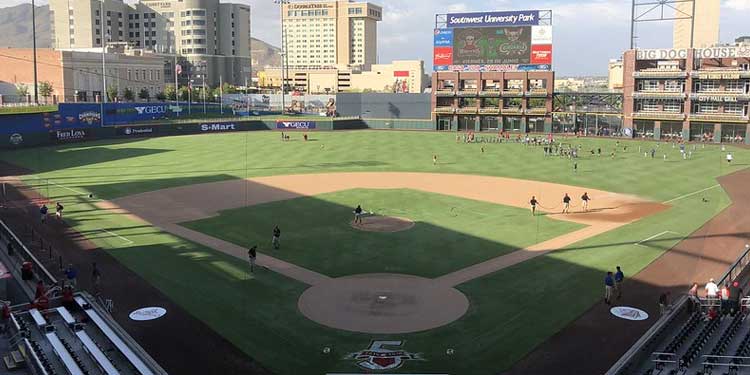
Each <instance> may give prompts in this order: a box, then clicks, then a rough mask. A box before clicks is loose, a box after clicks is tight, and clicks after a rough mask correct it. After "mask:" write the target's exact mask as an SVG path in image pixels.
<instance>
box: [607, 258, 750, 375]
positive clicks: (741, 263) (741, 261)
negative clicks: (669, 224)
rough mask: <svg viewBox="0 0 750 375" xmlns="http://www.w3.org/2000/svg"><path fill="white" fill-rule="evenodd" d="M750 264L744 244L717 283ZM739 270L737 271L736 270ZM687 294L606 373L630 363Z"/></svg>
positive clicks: (680, 305)
mask: <svg viewBox="0 0 750 375" xmlns="http://www.w3.org/2000/svg"><path fill="white" fill-rule="evenodd" d="M748 265H750V244H747V245H745V252H744V253H742V255H740V256H739V257H738V258H737V260H736V261H735V262H734V263H733V264H732V266H731V267H730V268H729V270H728V271H727V272H726V273H725V274H724V276H722V278H721V279H720V281H719V284H724V282H726V281H727V280H732V279H735V278H736V277H737V276H739V275H740V273H742V271H744V269H745V268H746V267H747V266H748ZM738 270H739V271H738ZM688 299H689V298H688V296H687V295H683V296H682V297H680V299H679V300H677V303H675V304H674V308H672V310H670V312H669V313H667V314H664V315H662V317H661V318H660V319H659V320H657V321H656V323H654V325H653V326H651V328H649V330H648V331H646V333H645V334H643V336H641V338H640V339H638V341H636V343H635V344H633V346H631V347H630V349H628V351H627V352H625V354H623V356H622V357H620V359H619V360H618V361H617V362H615V364H614V365H612V367H611V368H610V369H609V370H608V371H607V373H606V375H615V374H619V373H620V371H622V370H623V369H624V368H625V367H627V366H628V365H629V364H630V361H631V360H633V358H634V357H635V355H636V354H638V353H639V352H641V351H642V349H643V347H644V346H645V345H646V343H647V342H649V341H650V340H651V339H652V338H653V337H654V336H656V334H658V333H659V331H661V330H662V329H663V328H664V326H666V325H667V324H668V323H669V322H671V321H672V318H673V317H675V316H676V315H677V314H678V313H679V312H681V311H682V309H683V308H684V307H685V304H686V303H687V301H688Z"/></svg>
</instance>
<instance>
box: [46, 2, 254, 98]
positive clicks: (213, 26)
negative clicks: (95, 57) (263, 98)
mask: <svg viewBox="0 0 750 375" xmlns="http://www.w3.org/2000/svg"><path fill="white" fill-rule="evenodd" d="M101 6H102V5H101V1H100V0H50V10H51V13H52V16H51V17H52V23H53V26H54V27H53V29H54V46H55V48H58V49H90V48H101V46H102V43H110V42H128V43H129V44H130V45H131V46H133V47H136V48H142V49H144V50H146V51H150V52H152V53H155V54H163V55H164V58H165V75H164V76H165V79H166V80H167V82H173V81H174V76H172V72H173V71H174V58H173V57H170V56H169V55H172V54H175V53H176V54H178V55H179V56H180V58H179V59H178V63H179V64H180V65H181V66H182V71H183V73H184V74H183V76H182V77H180V78H181V80H182V82H181V84H186V83H187V82H185V81H187V80H188V79H190V80H191V81H193V84H197V85H202V84H203V80H204V79H205V80H206V85H210V86H216V85H218V84H219V82H220V81H224V82H229V83H232V84H236V85H244V84H245V81H246V79H247V80H249V78H250V74H251V71H250V64H251V58H250V7H249V6H247V5H242V4H229V3H227V4H220V3H219V0H142V1H140V2H138V3H136V4H132V5H129V4H125V3H124V2H123V0H104V14H103V15H100V12H101V10H100V7H101ZM102 23H104V28H103V30H102ZM102 34H104V36H102ZM196 79H197V80H196Z"/></svg>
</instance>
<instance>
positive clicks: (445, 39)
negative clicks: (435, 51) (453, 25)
mask: <svg viewBox="0 0 750 375" xmlns="http://www.w3.org/2000/svg"><path fill="white" fill-rule="evenodd" d="M433 45H434V46H435V47H451V46H453V30H452V29H435V42H434V44H433Z"/></svg>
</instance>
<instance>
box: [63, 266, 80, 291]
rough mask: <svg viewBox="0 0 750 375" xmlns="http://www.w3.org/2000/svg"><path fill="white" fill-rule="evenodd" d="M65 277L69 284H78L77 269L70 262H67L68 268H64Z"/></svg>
mask: <svg viewBox="0 0 750 375" xmlns="http://www.w3.org/2000/svg"><path fill="white" fill-rule="evenodd" d="M65 277H66V278H67V279H68V283H69V284H70V285H72V286H74V287H75V286H76V285H77V284H78V270H76V268H75V267H73V265H72V264H68V268H66V269H65Z"/></svg>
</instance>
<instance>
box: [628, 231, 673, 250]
mask: <svg viewBox="0 0 750 375" xmlns="http://www.w3.org/2000/svg"><path fill="white" fill-rule="evenodd" d="M668 233H672V234H679V233H677V232H672V231H670V230H665V231H664V232H661V233H659V234H655V235H653V236H651V237H649V238H646V239H643V240H640V241H638V242H636V243H634V244H633V245H635V246H641V247H648V246H645V245H641V244H642V243H644V242H648V241H651V240H653V239H654V238H657V237H661V236H663V235H665V234H668Z"/></svg>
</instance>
